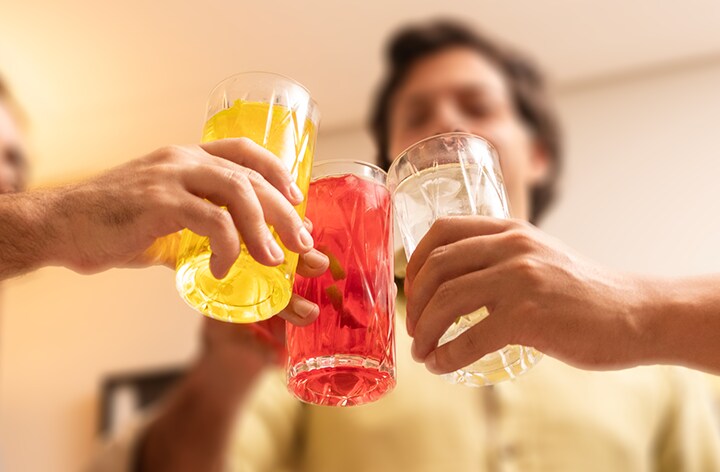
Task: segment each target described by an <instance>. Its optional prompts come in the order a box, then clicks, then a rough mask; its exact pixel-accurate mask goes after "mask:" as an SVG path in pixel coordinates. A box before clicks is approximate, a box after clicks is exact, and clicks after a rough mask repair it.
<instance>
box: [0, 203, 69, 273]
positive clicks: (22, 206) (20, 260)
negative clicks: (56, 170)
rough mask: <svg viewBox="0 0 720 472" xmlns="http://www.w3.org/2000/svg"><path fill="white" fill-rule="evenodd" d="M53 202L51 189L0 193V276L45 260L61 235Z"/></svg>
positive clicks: (28, 267)
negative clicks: (53, 212) (47, 190)
mask: <svg viewBox="0 0 720 472" xmlns="http://www.w3.org/2000/svg"><path fill="white" fill-rule="evenodd" d="M56 202H57V196H56V195H55V194H53V193H52V192H27V193H17V194H6V195H0V280H4V279H7V278H10V277H14V276H17V275H21V274H23V273H25V272H29V271H31V270H35V269H37V268H39V267H42V266H43V265H47V264H48V263H49V261H50V259H51V256H50V255H51V254H53V253H54V252H55V251H56V247H57V246H58V240H59V239H60V238H61V235H60V234H59V232H60V228H59V227H58V224H57V223H58V222H57V221H56V220H55V219H54V218H52V217H50V215H51V214H52V208H53V207H54V206H55V205H56Z"/></svg>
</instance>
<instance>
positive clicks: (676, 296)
mask: <svg viewBox="0 0 720 472" xmlns="http://www.w3.org/2000/svg"><path fill="white" fill-rule="evenodd" d="M648 293H649V296H648V298H647V303H646V309H645V310H643V311H642V312H641V313H640V314H639V320H640V329H641V331H642V332H643V333H644V334H643V340H642V342H641V343H640V344H641V350H642V362H643V363H646V364H651V363H664V364H679V365H684V366H687V367H691V368H695V369H699V370H704V371H709V372H714V373H720V276H718V275H715V276H702V277H687V278H668V279H653V280H649V281H648Z"/></svg>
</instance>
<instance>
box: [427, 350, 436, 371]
mask: <svg viewBox="0 0 720 472" xmlns="http://www.w3.org/2000/svg"><path fill="white" fill-rule="evenodd" d="M425 368H426V369H427V370H428V371H429V372H430V373H431V374H440V370H439V369H438V366H437V356H436V355H435V351H433V352H431V353H430V354H428V356H427V357H426V358H425Z"/></svg>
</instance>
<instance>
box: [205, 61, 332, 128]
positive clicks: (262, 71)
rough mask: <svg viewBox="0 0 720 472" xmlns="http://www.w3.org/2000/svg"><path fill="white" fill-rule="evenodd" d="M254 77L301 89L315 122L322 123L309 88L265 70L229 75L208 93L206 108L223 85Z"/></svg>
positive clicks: (282, 75)
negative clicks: (285, 83)
mask: <svg viewBox="0 0 720 472" xmlns="http://www.w3.org/2000/svg"><path fill="white" fill-rule="evenodd" d="M253 75H255V76H268V77H272V78H275V79H282V80H286V81H288V82H290V83H291V84H293V85H296V86H298V87H300V88H301V89H302V90H303V91H304V92H305V93H306V94H307V96H308V100H309V102H310V105H311V109H312V113H311V114H312V115H315V116H316V117H317V118H316V120H315V121H316V122H319V121H320V108H319V107H318V104H317V102H316V101H315V99H314V98H313V96H312V94H311V93H310V90H308V88H307V87H305V86H304V85H303V84H301V83H300V82H298V81H297V80H295V79H293V78H292V77H288V76H287V75H284V74H279V73H277V72H269V71H265V70H249V71H245V72H237V73H235V74H232V75H229V76H227V77H225V78H224V79H222V80H221V81H220V82H218V83H217V84H215V85H214V86H213V88H212V89H210V93H208V95H207V99H206V104H207V105H206V106H205V108H209V105H210V99H211V98H212V96H213V95H214V94H215V93H216V92H217V91H218V90H219V89H220V88H221V87H222V85H223V84H225V83H226V82H228V81H230V80H233V79H237V78H239V77H246V76H253ZM316 125H317V123H316Z"/></svg>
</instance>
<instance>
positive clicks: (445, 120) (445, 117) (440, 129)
mask: <svg viewBox="0 0 720 472" xmlns="http://www.w3.org/2000/svg"><path fill="white" fill-rule="evenodd" d="M469 131H470V130H469V128H468V126H467V123H466V122H465V119H464V117H463V115H462V113H461V112H460V111H459V110H457V109H456V107H454V106H453V105H452V104H450V103H444V104H442V105H440V106H438V108H437V109H436V111H435V122H434V123H433V134H442V133H453V132H464V133H468V132H469Z"/></svg>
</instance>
